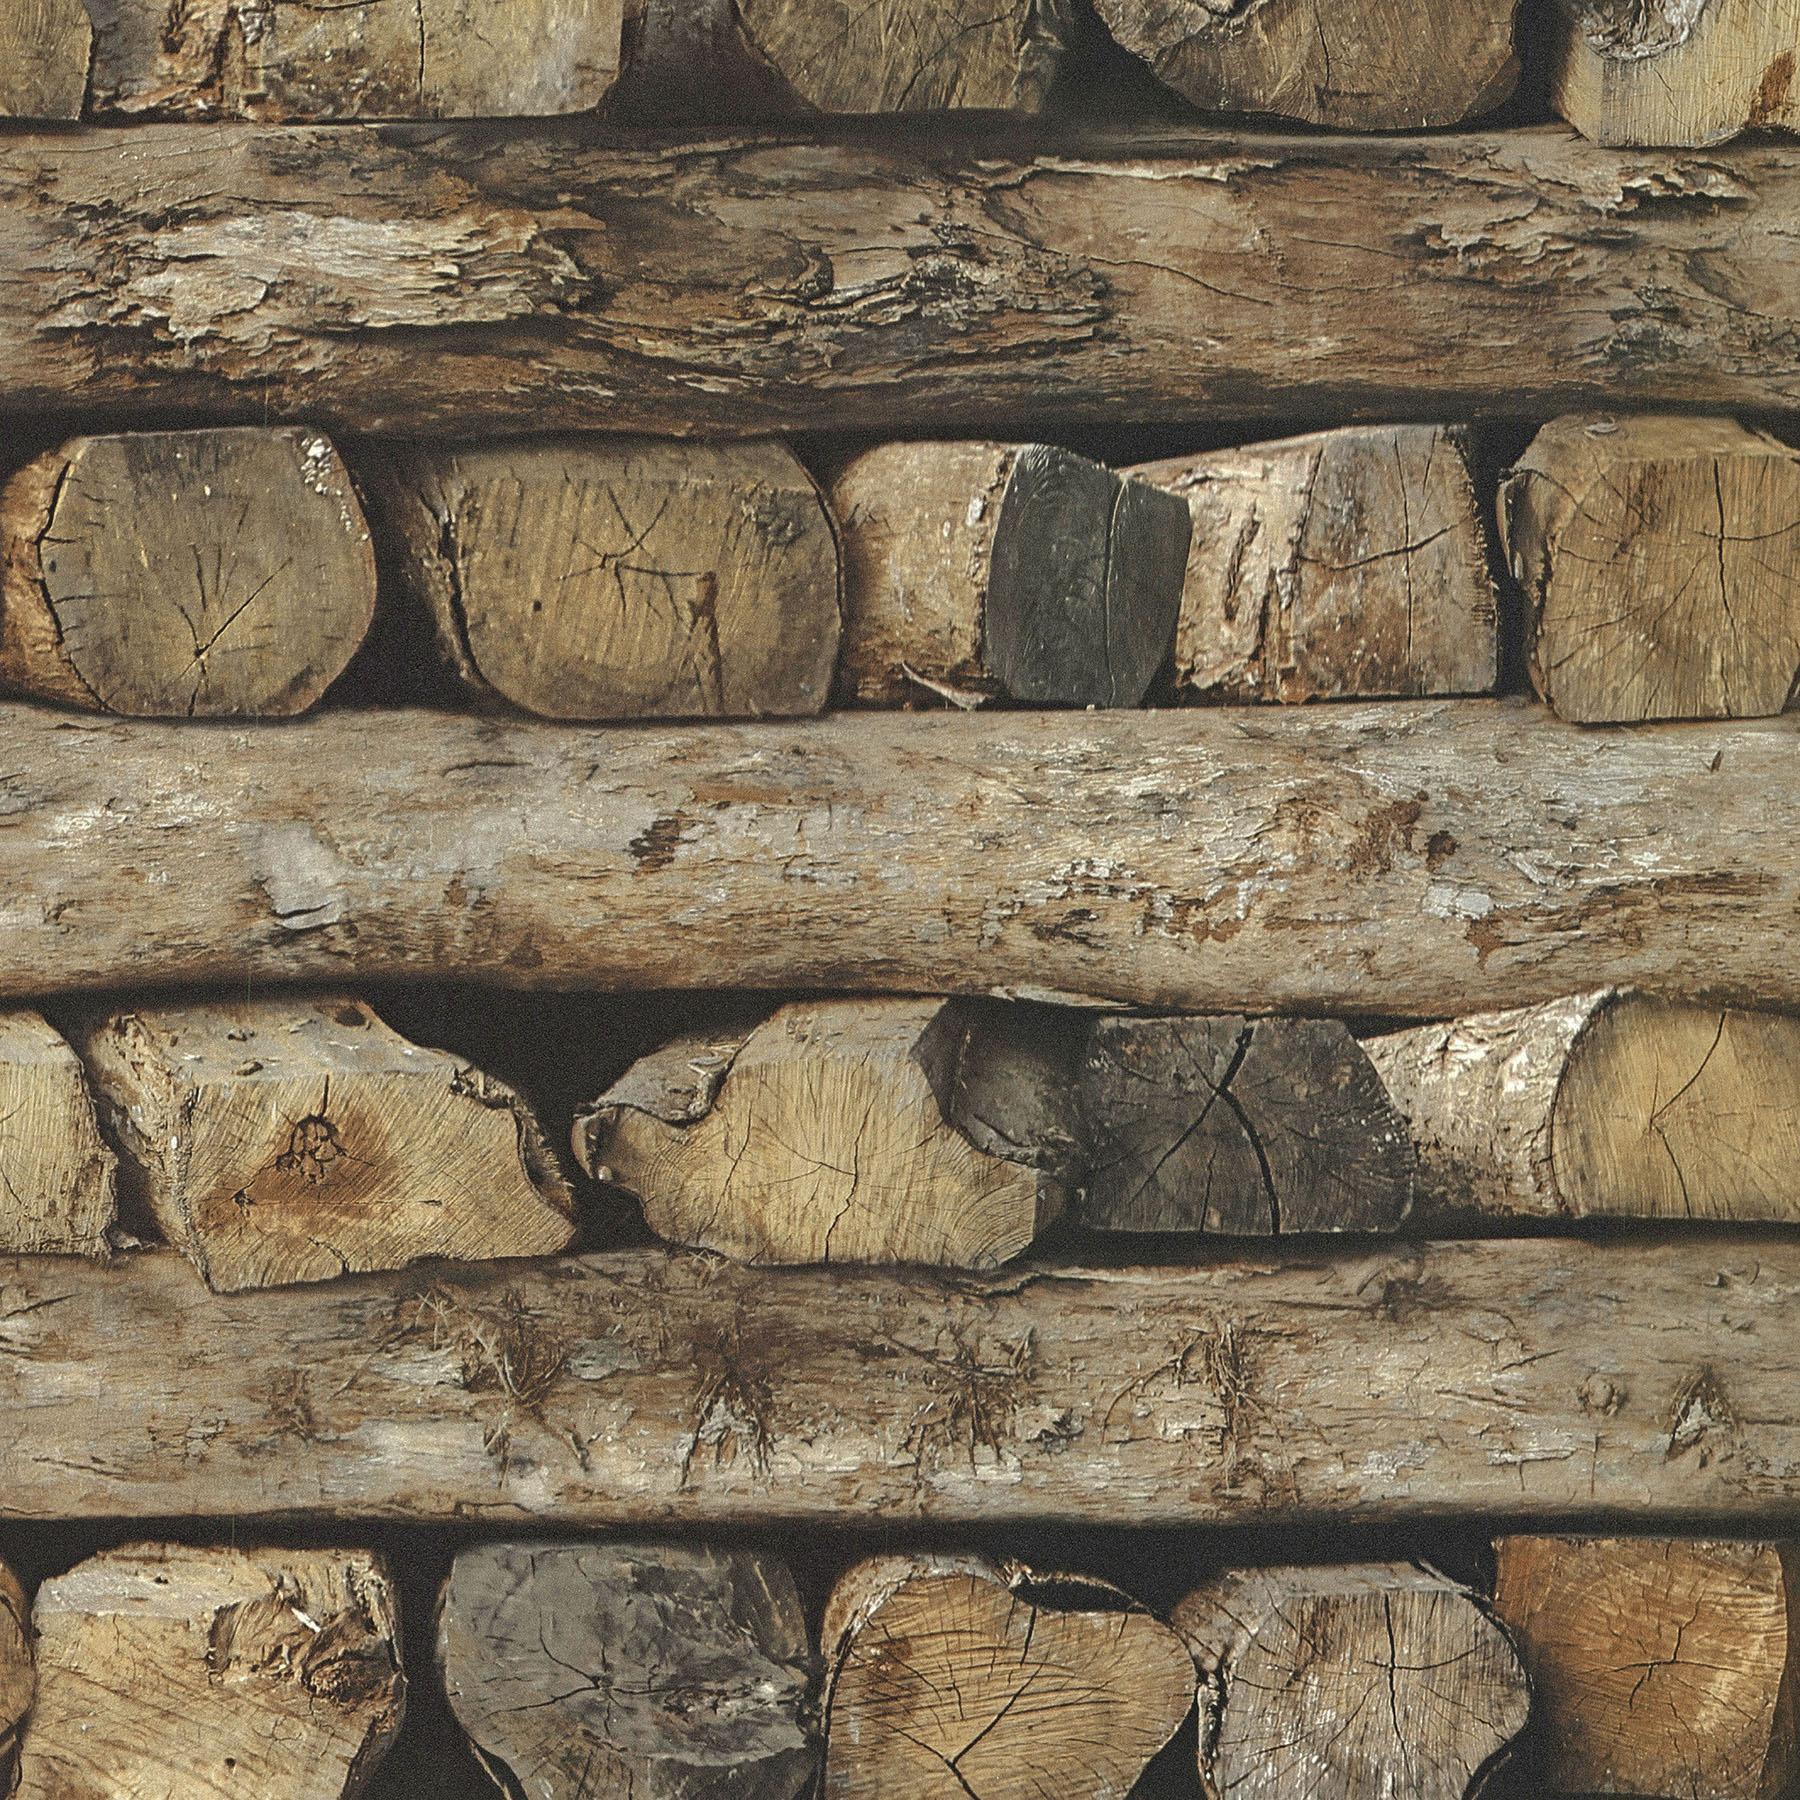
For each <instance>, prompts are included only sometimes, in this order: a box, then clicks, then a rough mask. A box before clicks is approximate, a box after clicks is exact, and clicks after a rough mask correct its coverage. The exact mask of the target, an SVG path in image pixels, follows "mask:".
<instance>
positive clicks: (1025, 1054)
mask: <svg viewBox="0 0 1800 1800" xmlns="http://www.w3.org/2000/svg"><path fill="white" fill-rule="evenodd" d="M1032 1019H1033V1015H1031V1014H1025V1015H1020V1014H1018V1013H1016V1012H1011V1011H1008V1010H1007V1009H1004V1008H995V1007H988V1006H982V1005H980V1004H979V1003H971V1002H968V1001H949V1002H945V1001H937V1000H842V1001H833V1002H827V1003H824V1004H813V1005H799V1006H785V1007H783V1008H782V1009H781V1010H780V1011H779V1012H778V1013H776V1014H775V1015H774V1016H773V1017H772V1018H770V1019H768V1020H767V1021H765V1022H764V1023H762V1024H760V1025H758V1026H757V1027H756V1028H755V1029H754V1030H751V1031H749V1032H747V1033H746V1034H745V1035H744V1036H743V1037H742V1038H741V1039H740V1040H739V1041H738V1042H736V1043H729V1042H727V1043H721V1042H719V1041H717V1040H708V1041H705V1042H699V1043H697V1042H695V1041H693V1040H684V1041H681V1042H678V1043H676V1044H673V1045H671V1046H669V1047H667V1048H665V1049H663V1050H661V1051H658V1052H656V1053H654V1054H653V1055H651V1056H650V1057H647V1058H645V1059H644V1060H643V1061H641V1062H639V1063H638V1064H636V1065H635V1066H634V1067H633V1068H632V1069H631V1070H629V1071H628V1072H627V1073H626V1075H625V1076H624V1077H623V1079H622V1080H621V1082H620V1083H619V1084H618V1086H616V1087H614V1088H613V1089H611V1090H609V1091H608V1092H607V1093H605V1094H602V1095H601V1096H600V1098H599V1099H598V1100H597V1101H595V1102H594V1105H593V1106H592V1107H591V1108H590V1109H588V1110H587V1111H585V1112H584V1113H582V1114H581V1115H580V1116H579V1117H578V1118H577V1119H576V1121H575V1153H576V1155H577V1157H578V1158H579V1159H580V1161H581V1163H582V1165H583V1167H585V1168H586V1169H587V1171H588V1173H589V1174H591V1175H593V1176H595V1177H596V1178H597V1179H600V1180H604V1181H611V1182H614V1183H616V1184H617V1185H619V1186H621V1187H623V1188H625V1189H627V1190H628V1191H629V1192H631V1193H633V1194H636V1195H637V1196H638V1197H639V1198H640V1199H641V1200H642V1201H643V1204H644V1215H645V1217H646V1218H647V1219H648V1221H649V1223H650V1228H651V1230H653V1231H654V1232H656V1233H657V1235H658V1236H659V1237H663V1238H666V1239H669V1240H671V1241H673V1242H675V1243H682V1244H692V1245H695V1246H698V1247H700V1248H703V1249H708V1250H719V1251H723V1252H724V1253H725V1254H726V1255H728V1256H732V1257H736V1258H737V1259H738V1260H740V1261H742V1262H757V1263H806V1262H820V1263H827V1262H840V1263H843V1262H850V1263H879V1262H918V1263H937V1264H941V1265H945V1266H949V1267H955V1268H976V1269H981V1268H992V1267H994V1266H995V1265H996V1264H998V1263H1002V1262H1005V1261H1007V1260H1008V1259H1009V1258H1011V1257H1014V1256H1018V1255H1019V1254H1021V1253H1022V1252H1023V1251H1025V1250H1027V1249H1029V1248H1030V1246H1031V1242H1032V1240H1033V1239H1034V1238H1035V1237H1036V1236H1037V1234H1038V1232H1039V1231H1041V1230H1042V1229H1043V1227H1044V1226H1045V1225H1047V1224H1048V1223H1049V1222H1050V1221H1051V1220H1052V1219H1054V1218H1055V1217H1056V1216H1057V1214H1058V1213H1059V1212H1060V1211H1061V1210H1062V1207H1063V1204H1064V1199H1065V1190H1064V1185H1063V1181H1062V1180H1061V1179H1060V1177H1061V1176H1062V1175H1063V1174H1065V1173H1066V1171H1067V1169H1068V1167H1069V1165H1070V1162H1071V1159H1072V1156H1073V1150H1074V1145H1073V1138H1074V1133H1073V1129H1072V1124H1071V1120H1070V1113H1071V1111H1072V1108H1071V1107H1070V1106H1069V1104H1068V1098H1067V1094H1066V1080H1065V1076H1064V1071H1063V1069H1062V1068H1060V1067H1059V1066H1057V1064H1056V1063H1055V1062H1054V1060H1053V1059H1052V1058H1051V1057H1049V1056H1048V1055H1046V1054H1044V1053H1043V1051H1042V1049H1041V1048H1040V1046H1039V1045H1038V1044H1037V1043H1035V1042H1034V1041H1033V1032H1032ZM697 1078H698V1081H697Z"/></svg>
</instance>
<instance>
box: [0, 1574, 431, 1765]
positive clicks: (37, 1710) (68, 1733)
mask: <svg viewBox="0 0 1800 1800" xmlns="http://www.w3.org/2000/svg"><path fill="white" fill-rule="evenodd" d="M31 1623H32V1627H33V1630H34V1631H35V1633H36V1636H37V1668H38V1682H37V1702H36V1704H35V1705H34V1706H33V1707H32V1709H31V1716H30V1718H29V1719H28V1721H27V1722H26V1727H25V1735H24V1743H23V1751H22V1754H21V1756H20V1767H19V1786H18V1790H17V1800H189V1797H191V1796H199V1795H213V1794H254V1795H256V1796H258V1800H355V1796H356V1795H358V1794H360V1793H361V1792H362V1791H363V1788H364V1786H365V1785H366V1784H367V1782H368V1779H369V1777H370V1776H371V1774H373V1772H374V1769H375V1765H376V1764H377V1763H378V1762H380V1760H381V1758H382V1756H383V1755H384V1754H385V1753H386V1751H387V1748H388V1746H389V1744H391V1743H392V1742H393V1740H394V1737H395V1735H396V1733H397V1732H398V1731H399V1729H400V1718H401V1713H402V1711H403V1710H404V1706H405V1695H406V1686H405V1681H404V1679H403V1677H402V1676H401V1673H400V1647H399V1641H398V1640H399V1624H398V1621H397V1619H396V1616H395V1610H394V1595H393V1593H392V1591H391V1589H390V1588H389V1585H388V1579H387V1575H386V1572H385V1570H384V1569H383V1568H382V1566H381V1564H380V1562H379V1561H378V1560H377V1559H376V1558H374V1557H372V1556H370V1555H369V1554H368V1553H367V1552H366V1551H361V1550H261V1551H240V1550H223V1549H220V1550H214V1549H190V1548H188V1547H186V1546H182V1545H175V1544H137V1545H128V1546H126V1547H124V1548H121V1549H117V1550H106V1551H102V1552H101V1554H100V1555H98V1556H95V1557H92V1558H90V1559H89V1560H88V1561H87V1562H84V1563H81V1564H79V1565H78V1566H77V1567H76V1568H74V1569H72V1570H71V1571H70V1572H69V1573H68V1574H66V1575H59V1576H56V1577H53V1578H52V1579H51V1580H49V1581H46V1582H45V1583H44V1584H43V1586H42V1587H40V1588H39V1589H38V1595H37V1601H36V1604H35V1605H34V1606H33V1608H32V1613H31Z"/></svg>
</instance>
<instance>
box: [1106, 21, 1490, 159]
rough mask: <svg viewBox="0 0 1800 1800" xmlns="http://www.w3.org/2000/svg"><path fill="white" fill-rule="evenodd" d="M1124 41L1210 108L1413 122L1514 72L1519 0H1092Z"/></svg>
mask: <svg viewBox="0 0 1800 1800" xmlns="http://www.w3.org/2000/svg"><path fill="white" fill-rule="evenodd" d="M1098 10H1099V13H1100V17H1101V18H1102V19H1103V20H1104V21H1105V22H1106V25H1107V28H1108V29H1109V30H1110V31H1111V32H1112V34H1113V36H1114V37H1115V38H1117V39H1118V41H1119V42H1120V43H1121V44H1123V45H1124V46H1125V48H1126V49H1127V50H1130V51H1132V52H1133V53H1134V54H1136V55H1138V56H1141V57H1143V58H1144V60H1145V61H1146V62H1148V63H1149V65H1150V67H1151V68H1152V69H1153V70H1155V72H1156V74H1157V75H1158V76H1160V77H1161V79H1162V80H1164V81H1165V82H1167V83H1168V84H1169V86H1170V87H1172V88H1174V89H1175V91H1176V92H1177V93H1178V94H1181V95H1183V96H1184V97H1185V98H1187V99H1189V100H1191V101H1193V103H1194V104H1195V105H1196V106H1202V107H1205V108H1207V109H1208V110H1209V111H1212V112H1249V113H1276V114H1279V115H1280V116H1281V117H1283V118H1288V119H1303V120H1305V121H1306V122H1307V123H1308V124H1313V125H1332V126H1336V127H1338V128H1340V129H1343V130H1350V131H1402V130H1411V131H1417V130H1420V129H1421V128H1423V127H1426V126H1431V125H1454V124H1457V123H1458V122H1459V121H1461V120H1463V119H1469V118H1473V117H1475V116H1476V115H1478V114H1480V113H1484V112H1488V111H1491V110H1492V109H1493V108H1494V107H1496V106H1498V105H1499V104H1500V102H1501V101H1502V100H1504V99H1505V98H1506V97H1507V95H1509V94H1510V93H1511V92H1512V91H1513V88H1514V86H1515V85H1516V84H1517V82H1518V79H1519V60H1518V57H1517V56H1516V54H1515V53H1514V50H1513V15H1514V13H1515V12H1517V10H1518V0H1459V3H1458V4H1454V5H1443V4H1440V3H1439V0H1355V4H1353V5H1344V4H1341V3H1340V0H1098Z"/></svg>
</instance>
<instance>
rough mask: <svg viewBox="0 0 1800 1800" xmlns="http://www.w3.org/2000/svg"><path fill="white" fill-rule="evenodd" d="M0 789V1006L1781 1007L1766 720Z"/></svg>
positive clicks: (1210, 727) (446, 759) (1437, 720)
mask: <svg viewBox="0 0 1800 1800" xmlns="http://www.w3.org/2000/svg"><path fill="white" fill-rule="evenodd" d="M223 766H229V767H230V768H231V770H232V771H233V778H234V786H233V799H232V805H231V807H230V808H229V810H226V809H223V808H221V807H220V806H219V805H218V803H217V791H216V790H217V783H218V771H219V769H220V768H221V767H223ZM0 770H4V772H5V773H6V775H7V777H8V780H7V783H6V785H5V789H4V797H5V798H4V804H5V807H6V814H5V816H6V818H7V820H8V825H7V833H8V843H9V855H10V857H11V859H12V861H11V865H10V866H11V867H12V868H13V869H14V870H15V871H17V872H18V885H17V886H16V887H15V889H14V890H13V893H12V898H11V899H10V901H9V902H8V904H6V905H5V906H0V991H10V992H12V993H14V994H43V993H53V992H56V991H57V990H59V989H60V990H70V989H81V988H94V987H105V986H109V985H110V986H115V987H116V986H119V985H122V984H128V983H137V984H143V985H158V984H164V983H171V982H175V983H179V982H184V981H191V982H213V983H232V982H237V981H242V980H246V979H248V980H253V981H258V982H267V981H287V982H294V981H303V980H312V981H314V982H317V983H323V984H327V985H342V984H343V983H344V982H345V981H346V980H348V979H351V978H353V977H354V978H356V979H359V980H369V979H375V978H378V977H379V978H394V979H413V980H418V979H436V980H443V979H447V978H454V979H457V980H461V981H474V982H484V981H485V982H496V983H500V984H503V985H508V986H515V987H523V988H534V987H548V988H564V989H583V990H604V989H609V988H611V989H618V988H624V989H645V988H656V987H672V988H693V987H706V986H713V987H722V988H776V989H781V988H787V989H798V990H803V991H805V990H810V991H815V992H820V991H822V992H832V991H839V992H842V991H855V992H899V993H913V994H918V993H937V994H957V993H962V994H967V993H971V992H975V993H980V992H989V993H1000V994H1012V995H1015V996H1018V995H1023V996H1026V997H1036V998H1052V997H1055V996H1056V995H1059V994H1060V995H1064V996H1070V995H1074V996H1085V997H1087V998H1091V999H1099V1000H1110V1001H1114V1002H1117V1003H1119V1004H1121V1005H1126V1006H1144V1007H1148V1008H1156V1009H1160V1010H1163V1011H1169V1010H1177V1009H1179V1010H1192V1011H1199V1012H1207V1011H1211V1012H1230V1011H1248V1010H1255V1011H1267V1010H1277V1011H1294V1012H1313V1013H1319V1012H1324V1013H1330V1012H1346V1013H1351V1014H1357V1015H1366V1014H1367V1013H1368V1012H1369V1011H1370V1010H1371V1009H1377V1008H1378V1009H1379V1010H1380V1011H1381V1012H1382V1013H1385V1014H1390V1015H1395V1016H1409V1017H1414V1018H1434V1017H1435V1018H1444V1017H1447V1016H1451V1015H1455V1014H1458V1013H1461V1012H1464V1011H1466V1010H1468V1009H1471V1008H1477V1009H1478V1008H1487V1007H1495V1006H1510V1005H1518V1004H1525V1003H1529V1002H1535V1001H1538V1000H1543V999H1550V998H1555V997H1557V996H1559V995H1562V994H1567V993H1571V992H1578V991H1585V990H1586V989H1590V988H1592V987H1594V986H1596V985H1598V984H1600V983H1602V982H1605V981H1609V980H1611V981H1617V982H1621V983H1626V982H1636V983H1639V984H1655V985H1656V986H1657V987H1658V988H1660V989H1661V990H1662V991H1664V992H1667V993H1670V994H1674V995H1678V996H1680V995H1685V996H1688V997H1700V996H1704V997H1707V998H1711V999H1717V1000H1719V1001H1721V1002H1724V1003H1729V1004H1740V1003H1750V1004H1756V1005H1762V1006H1783V1005H1792V1004H1795V1003H1796V1002H1800V968H1796V965H1795V961H1794V958H1793V956H1792V954H1791V945H1790V943H1789V934H1788V930H1787V921H1788V919H1789V918H1790V917H1791V916H1792V915H1793V914H1794V913H1795V912H1797V911H1800V867H1797V866H1796V865H1795V862H1794V856H1793V846H1794V844H1795V842H1796V841H1800V781H1797V780H1796V775H1797V774H1800V721H1796V720H1794V719H1792V718H1783V719H1769V720H1760V721H1750V722H1740V723H1735V724H1715V725H1701V726H1691V727H1669V728H1666V729H1663V730H1658V731H1653V732H1635V733H1630V732H1628V733H1601V734H1596V733H1593V732H1589V731H1584V730H1582V729H1580V728H1579V727H1576V726H1571V725H1566V724H1562V723H1560V722H1559V721H1557V720H1556V719H1554V718H1553V717H1550V716H1548V715H1547V714H1546V712H1545V710H1544V709H1543V708H1541V707H1534V706H1529V705H1524V704H1494V703H1489V702H1479V701H1440V702H1437V703H1435V704H1422V703H1416V702H1398V701H1396V702H1391V703H1387V704H1383V705H1373V706H1340V707H1330V708H1312V709H1300V708H1294V709H1286V710H1284V709H1279V708H1260V709H1257V710H1255V711H1248V712H1247V711H1242V710H1224V709H1212V708H1198V709H1184V710H1180V711H1174V712H1165V713H1132V714H1102V713H1095V714H1078V715H1067V714H1055V713H1050V714H1032V713H1024V712H1017V713H1006V714H998V713H997V714H993V715H987V714H977V715H975V716H972V717H964V716H961V715H942V716H938V715H931V716H919V717H911V718H909V717H905V716H891V717H882V718H877V717H875V716H872V715H868V714H854V715H844V716H841V717H838V718H829V717H828V718H825V719H820V720H809V721H807V722H805V723H803V724H794V725H773V724H763V725H754V726H750V725H741V726H727V725H704V726H701V725H686V726H669V727H664V728H661V729H654V728H650V727H645V726H634V727H632V728H631V729H629V730H624V729H619V730H613V731H602V730H592V729H590V730H578V729H572V728H567V727H553V726H548V725H542V724H534V723H529V722H527V723H504V722H500V721H493V720H471V719H466V718H457V717H444V716H440V715H436V714H430V713H411V712H396V713H371V714H363V715H358V717H357V719H356V721H355V726H354V729H353V730H347V729H346V725H345V722H344V720H343V719H341V718H339V719H332V718H328V717H324V716H321V717H319V718H316V719H313V720H310V721H299V722H296V723H294V724H291V725H285V726H283V727H282V728H281V729H280V730H271V729H269V728H267V727H254V726H252V727H243V726H235V727H234V726H225V725H211V724H183V725H151V724H145V723H141V722H135V721H134V722H126V721H98V720H89V719H84V718H77V717H75V716H73V715H68V716H62V715H56V714H51V713H45V712H41V711H38V710H36V709H32V708H26V707H13V708H0ZM171 868H180V869H183V870H186V871H189V872H190V879H188V880H187V881H185V882H184V883H182V884H181V885H179V886H176V885H173V884H171V883H169V882H168V881H166V880H165V879H164V878H163V877H164V875H165V874H166V872H167V871H168V870H169V869H171ZM1396 919H1404V920H1405V921H1406V922H1407V924H1406V928H1405V929H1404V930H1397V929H1396V928H1395V924H1394V921H1395V920H1396Z"/></svg>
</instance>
